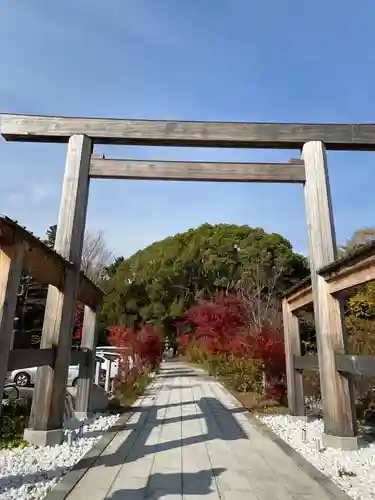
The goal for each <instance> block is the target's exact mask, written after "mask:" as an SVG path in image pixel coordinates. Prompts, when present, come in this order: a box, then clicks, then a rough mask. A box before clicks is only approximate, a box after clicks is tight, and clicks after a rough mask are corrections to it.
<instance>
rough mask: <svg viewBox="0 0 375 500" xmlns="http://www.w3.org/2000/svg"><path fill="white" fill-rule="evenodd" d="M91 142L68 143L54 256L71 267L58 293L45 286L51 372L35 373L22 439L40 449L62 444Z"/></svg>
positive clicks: (44, 337)
mask: <svg viewBox="0 0 375 500" xmlns="http://www.w3.org/2000/svg"><path fill="white" fill-rule="evenodd" d="M91 152H92V143H91V140H90V139H89V138H88V137H87V136H84V135H73V136H72V137H71V138H70V139H69V145H68V154H67V160H66V167H65V175H64V184H63V191H62V199H61V205H60V214H59V221H58V226H57V232H56V242H55V250H56V251H57V252H58V253H60V254H61V255H62V256H63V257H65V258H66V259H67V260H69V261H70V262H72V264H73V266H72V268H71V269H70V270H69V271H68V272H67V273H66V280H65V286H64V290H63V291H60V290H58V289H57V288H56V287H54V286H51V285H50V286H49V288H48V295H47V303H46V310H45V314H44V323H43V331H42V340H41V347H42V348H46V347H50V346H51V345H52V346H55V348H56V358H55V362H54V364H53V366H43V367H40V368H38V375H37V381H36V384H35V390H34V397H33V403H32V407H31V413H30V420H29V429H26V431H25V439H26V440H28V441H30V442H31V443H33V444H37V445H40V446H45V445H49V444H51V445H52V444H57V443H60V442H61V440H62V438H63V432H62V426H63V420H64V403H65V396H66V383H67V376H68V368H69V362H70V350H71V344H72V331H73V324H74V312H75V307H76V299H77V291H78V284H79V273H80V264H81V256H82V246H83V238H84V231H85V222H86V211H87V201H88V192H89V168H90V160H91Z"/></svg>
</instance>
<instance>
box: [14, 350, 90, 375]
mask: <svg viewBox="0 0 375 500" xmlns="http://www.w3.org/2000/svg"><path fill="white" fill-rule="evenodd" d="M54 359H55V349H52V348H47V349H14V350H12V351H10V353H9V359H8V371H12V370H20V369H22V368H25V369H26V368H32V367H34V366H47V365H51V366H52V365H53V363H54ZM85 359H86V353H85V352H82V351H77V350H76V349H74V350H72V351H71V355H70V364H71V365H79V364H80V363H81V362H83V361H85Z"/></svg>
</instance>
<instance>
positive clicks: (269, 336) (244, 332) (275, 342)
mask: <svg viewBox="0 0 375 500" xmlns="http://www.w3.org/2000/svg"><path fill="white" fill-rule="evenodd" d="M179 325H180V326H184V327H186V326H188V327H189V333H185V334H184V335H181V337H180V338H179V343H180V348H181V350H182V352H183V353H184V354H185V356H186V357H187V359H188V360H189V361H193V362H196V363H204V364H205V366H206V368H207V370H208V372H209V373H210V374H212V375H218V376H221V377H224V378H225V379H226V381H227V382H228V383H230V384H231V385H232V386H233V388H235V389H236V390H239V391H242V392H247V391H250V390H251V391H256V392H260V391H261V389H262V387H263V389H264V391H265V393H266V395H268V396H270V397H271V396H272V397H273V398H277V399H279V400H280V401H283V400H284V399H285V393H286V387H285V385H286V384H285V354H284V339H283V334H282V332H281V330H279V329H276V328H262V329H261V330H260V331H257V332H254V331H253V330H251V329H249V327H248V326H247V316H246V309H245V307H244V305H243V302H242V301H241V299H240V298H239V297H238V296H236V295H223V294H219V295H217V296H216V297H215V299H214V300H203V301H201V302H199V303H198V304H197V305H195V306H194V307H192V308H190V309H189V310H188V311H187V313H186V315H185V319H184V321H183V322H181V323H180V324H179ZM263 375H265V377H264V376H263ZM264 378H265V381H266V383H264Z"/></svg>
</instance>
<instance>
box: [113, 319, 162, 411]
mask: <svg viewBox="0 0 375 500" xmlns="http://www.w3.org/2000/svg"><path fill="white" fill-rule="evenodd" d="M109 342H110V344H111V345H114V346H116V347H120V348H122V351H121V354H122V355H121V358H120V362H119V371H118V375H117V377H116V379H115V393H116V394H117V395H118V397H119V399H120V400H121V401H122V402H123V403H125V404H127V403H130V402H132V401H133V400H134V399H135V398H136V397H137V396H139V395H141V394H142V393H143V392H144V390H145V388H146V386H147V384H148V383H149V381H150V377H151V375H150V373H151V371H152V370H156V369H157V367H158V365H159V364H160V361H161V357H162V353H163V350H164V341H163V337H162V335H161V333H160V332H159V331H158V330H156V329H155V328H154V327H153V326H151V325H143V326H142V327H140V328H139V329H138V330H134V329H132V328H123V327H121V326H112V327H111V328H109Z"/></svg>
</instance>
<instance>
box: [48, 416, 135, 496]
mask: <svg viewBox="0 0 375 500" xmlns="http://www.w3.org/2000/svg"><path fill="white" fill-rule="evenodd" d="M132 415H133V412H132V411H131V409H130V410H129V413H126V414H124V415H120V418H119V419H118V421H117V422H116V424H115V425H114V426H113V427H111V428H110V429H108V430H107V431H106V432H105V433H104V435H103V436H102V437H101V438H100V439H99V441H98V442H97V443H95V444H94V446H93V447H92V448H90V450H89V451H88V452H87V453H86V454H85V455H84V456H83V457H82V458H81V459H80V460H79V461H78V462H77V463H76V464H75V465H73V467H72V468H71V469H70V470H69V471H68V472H67V474H66V475H65V476H63V477H62V478H61V479H60V481H59V482H58V483H57V484H56V486H54V487H53V488H52V490H50V491H49V492H48V493H47V495H46V496H45V497H44V500H65V499H66V497H67V496H68V495H69V493H70V492H71V491H72V490H73V488H74V487H75V486H76V485H77V484H78V482H79V481H80V480H81V479H82V477H83V476H84V475H85V474H86V472H87V471H88V469H89V468H90V467H91V466H92V465H93V464H94V462H95V461H96V460H97V458H98V457H99V456H100V455H101V453H103V451H104V450H105V448H107V446H108V445H109V444H110V442H111V441H112V440H113V439H114V438H115V436H116V435H117V433H118V432H119V431H121V430H123V428H124V425H125V424H126V422H127V421H128V420H129V419H130V417H131V416H132Z"/></svg>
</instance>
